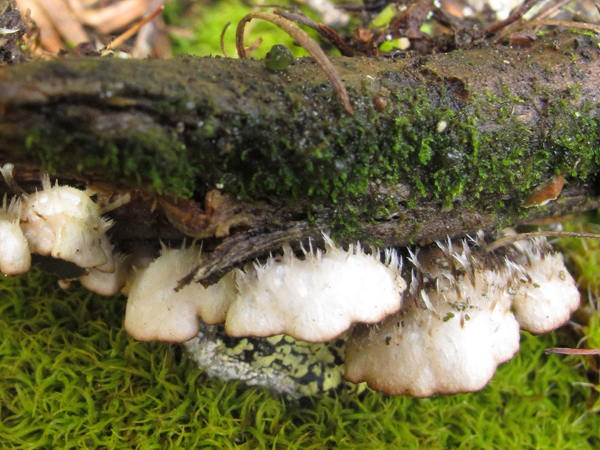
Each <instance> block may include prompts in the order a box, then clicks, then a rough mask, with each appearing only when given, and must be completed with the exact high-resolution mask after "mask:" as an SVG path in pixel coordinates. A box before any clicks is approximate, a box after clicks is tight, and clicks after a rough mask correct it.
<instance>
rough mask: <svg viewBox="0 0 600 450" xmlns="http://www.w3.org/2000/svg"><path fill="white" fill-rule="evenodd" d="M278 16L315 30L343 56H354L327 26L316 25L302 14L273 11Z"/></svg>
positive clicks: (348, 47)
mask: <svg viewBox="0 0 600 450" xmlns="http://www.w3.org/2000/svg"><path fill="white" fill-rule="evenodd" d="M275 14H277V15H278V16H281V17H284V18H286V19H288V20H292V21H294V22H297V23H300V24H302V25H306V26H307V27H311V28H312V29H313V30H316V31H317V32H318V33H319V34H320V35H321V36H323V37H324V38H325V39H327V40H329V42H331V43H332V44H333V45H334V46H335V47H336V48H337V49H338V50H339V51H340V53H341V54H342V55H343V56H350V57H352V56H354V52H353V51H352V49H351V48H350V46H349V45H348V44H346V42H344V40H343V39H342V38H341V37H340V36H339V35H338V34H337V33H336V32H335V30H334V29H333V28H331V27H330V26H328V25H325V24H322V23H317V22H315V21H314V20H312V19H310V18H309V17H306V16H303V15H302V14H296V13H293V12H292V13H290V12H285V11H275Z"/></svg>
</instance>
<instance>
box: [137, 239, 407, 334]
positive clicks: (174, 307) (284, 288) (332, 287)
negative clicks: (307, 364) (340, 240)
mask: <svg viewBox="0 0 600 450" xmlns="http://www.w3.org/2000/svg"><path fill="white" fill-rule="evenodd" d="M305 256H306V258H305V259H303V260H301V259H298V258H296V256H295V255H293V253H292V251H291V249H286V250H285V251H284V255H283V256H281V257H270V258H269V259H268V260H267V262H266V263H265V265H262V266H261V265H259V264H256V265H254V266H252V265H251V266H249V267H247V268H246V270H245V271H242V270H236V271H233V272H230V273H229V274H228V275H226V276H225V277H224V278H222V279H221V280H220V281H219V282H218V283H216V284H214V285H212V286H210V287H208V288H204V287H203V286H202V285H201V284H198V283H193V284H190V285H187V286H185V287H183V288H182V289H180V290H178V291H176V290H175V288H176V286H177V285H178V282H179V280H181V279H182V278H183V277H185V276H186V275H187V274H188V273H189V272H190V271H191V270H192V269H193V267H195V266H196V265H197V264H198V262H199V260H200V254H199V250H197V249H195V248H190V249H185V248H182V249H179V250H173V249H166V248H164V249H163V250H162V252H161V255H160V257H159V258H157V259H156V260H155V261H153V262H152V263H151V264H150V265H149V266H148V267H147V268H146V269H142V270H139V271H137V272H136V273H134V275H133V278H132V280H133V281H132V283H131V285H130V287H129V288H128V289H129V292H128V296H129V299H128V302H127V313H126V317H125V328H126V329H127V331H128V332H129V333H130V334H132V335H133V336H134V337H135V338H137V339H141V340H166V341H171V342H176V341H185V340H188V339H191V338H192V337H194V336H195V334H196V333H197V332H198V320H197V317H200V318H201V319H202V320H203V321H204V322H205V323H209V324H218V323H223V322H225V328H226V330H227V333H228V334H230V335H231V336H273V335H277V334H288V335H290V336H292V337H294V338H296V339H301V340H304V341H308V342H324V341H328V340H330V339H333V338H334V337H336V336H338V335H340V334H342V333H343V332H344V331H346V330H348V328H349V327H350V326H351V325H352V324H353V323H355V322H366V323H375V322H378V321H380V320H382V319H383V318H384V317H386V316H388V315H390V314H392V313H394V312H396V311H398V309H399V308H400V306H401V304H402V291H403V290H404V289H405V288H406V283H405V282H404V280H403V279H402V278H401V277H400V272H399V261H398V258H397V256H396V254H395V253H393V252H388V253H387V256H386V257H387V260H386V263H385V264H384V263H382V262H381V261H380V259H379V254H378V253H376V254H374V255H367V254H365V253H364V252H363V251H362V249H361V248H360V246H357V247H356V248H355V247H351V248H350V249H349V251H348V252H346V251H344V250H341V249H337V248H336V247H335V246H334V245H333V243H332V242H331V241H330V240H329V239H328V238H327V253H322V252H320V251H317V252H313V251H312V250H311V251H309V252H306V254H305Z"/></svg>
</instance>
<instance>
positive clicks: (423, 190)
mask: <svg viewBox="0 0 600 450" xmlns="http://www.w3.org/2000/svg"><path fill="white" fill-rule="evenodd" d="M598 41H599V40H598V38H597V37H592V36H588V35H579V34H571V33H567V34H562V35H554V36H548V37H546V38H544V39H540V40H538V41H537V42H536V43H535V44H534V45H532V46H531V47H528V48H507V47H489V46H486V45H481V46H480V47H479V48H473V49H471V50H465V51H460V52H455V53H451V54H443V55H433V56H430V57H414V58H411V57H409V58H406V59H401V60H392V59H366V58H333V63H334V65H335V66H336V67H337V69H338V71H339V72H340V74H341V76H342V78H343V80H344V84H345V86H346V87H347V89H348V91H349V93H350V97H351V100H352V103H353V109H354V115H353V116H349V115H348V114H347V113H346V112H345V111H344V108H343V107H342V105H341V102H340V101H339V99H338V98H337V97H336V94H335V92H334V91H333V90H332V89H331V85H330V83H329V81H328V79H327V77H326V76H325V74H323V73H321V71H320V70H319V68H318V67H317V66H316V64H315V63H314V62H312V61H311V60H309V59H302V60H297V61H295V62H294V63H293V64H292V65H291V66H290V67H289V68H288V69H286V70H284V71H279V72H273V71H270V70H267V69H265V68H264V67H263V65H262V63H261V62H260V61H248V60H245V61H240V60H232V59H222V58H202V59H197V58H180V59H175V60H171V61H160V60H125V61H123V60H118V59H110V58H103V59H100V58H72V59H69V58H67V59H58V60H54V61H49V62H43V61H38V62H35V63H29V64H23V65H20V66H15V67H3V68H2V69H0V93H1V95H0V162H1V163H7V162H11V163H14V164H15V165H16V166H17V170H16V173H15V176H16V179H17V181H18V182H19V183H22V184H24V185H26V186H27V185H28V184H27V183H28V182H29V181H30V180H31V178H32V177H33V178H37V176H38V175H37V170H40V169H41V170H48V171H50V172H51V173H52V174H53V175H55V176H57V177H58V178H59V179H61V180H65V181H68V182H71V183H73V182H85V183H88V184H93V185H95V186H97V187H98V188H100V189H102V190H105V191H108V192H123V191H130V192H131V193H132V195H133V198H134V200H133V201H132V202H131V203H130V204H129V205H126V206H124V207H122V208H120V209H117V210H116V211H114V212H113V213H112V215H113V217H114V218H115V219H116V221H117V225H116V226H115V229H114V231H113V237H114V239H116V240H117V241H119V242H121V243H122V245H124V246H126V245H127V243H128V242H129V241H131V240H139V239H145V240H148V239H150V240H154V241H157V238H162V239H181V238H182V237H183V236H184V235H191V236H195V237H200V238H206V239H208V240H207V241H206V243H205V249H207V250H211V251H212V253H211V254H210V255H207V259H206V260H205V265H204V267H203V269H202V273H201V275H202V276H205V275H210V274H212V273H215V272H218V271H219V270H222V269H225V268H227V267H228V266H230V265H232V264H236V263H240V262H242V261H244V260H247V259H249V258H253V257H256V256H258V255H260V254H264V253H267V252H269V251H274V250H277V248H279V247H280V246H281V245H282V244H283V243H286V242H295V243H297V242H301V241H302V242H306V241H307V239H308V238H309V237H310V238H313V239H315V240H317V241H319V239H320V234H321V232H322V231H324V232H330V233H333V234H334V236H336V238H337V240H338V241H339V242H350V241H352V240H356V239H361V240H365V241H367V242H370V243H377V244H379V245H385V246H398V245H405V244H408V243H420V242H430V241H432V240H435V239H441V238H444V237H445V236H446V235H451V236H458V235H464V234H465V233H469V232H474V231H475V230H477V229H480V228H483V229H493V228H496V227H498V226H502V225H507V224H513V225H514V224H518V223H523V222H525V221H529V220H532V219H536V218H543V217H549V216H556V215H562V214H566V213H569V212H573V211H580V210H585V209H590V208H597V207H598V204H599V197H598V189H597V182H596V180H597V176H598V172H599V169H600V166H599V162H600V137H599V136H600V127H599V122H598V110H599V105H598V95H597V91H598V86H599V85H600V64H598V56H599V54H600V49H599V47H598ZM557 174H560V175H561V176H563V177H564V179H565V181H566V185H565V189H564V190H563V192H562V194H561V196H560V197H559V198H558V199H557V200H555V201H551V202H550V203H549V204H548V205H546V206H539V207H533V208H524V207H523V202H524V200H526V199H527V197H528V196H529V195H530V194H531V192H532V191H533V190H534V189H535V188H536V187H537V186H539V185H541V184H543V183H544V182H546V181H548V180H551V179H552V177H553V176H555V175H557ZM28 180H29V181H28ZM183 198H186V199H188V200H182V199H183ZM154 206H157V207H156V208H154ZM173 225H174V227H173Z"/></svg>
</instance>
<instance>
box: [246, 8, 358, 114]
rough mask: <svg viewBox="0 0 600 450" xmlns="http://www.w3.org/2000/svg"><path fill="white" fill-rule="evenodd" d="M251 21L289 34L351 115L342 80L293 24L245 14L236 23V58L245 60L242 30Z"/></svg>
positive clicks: (267, 15)
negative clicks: (268, 24) (261, 22)
mask: <svg viewBox="0 0 600 450" xmlns="http://www.w3.org/2000/svg"><path fill="white" fill-rule="evenodd" d="M252 19H262V20H266V21H267V22H271V23H272V24H273V25H276V26H278V27H279V28H281V29H282V30H283V31H285V32H286V33H287V34H289V35H290V36H291V37H292V38H294V39H295V40H296V41H297V42H298V43H299V44H300V45H301V46H302V47H304V49H305V50H306V51H307V52H308V53H309V55H310V56H312V58H313V59H314V60H315V62H316V63H317V64H318V65H319V67H321V69H323V71H324V72H325V73H326V74H327V77H328V78H329V80H330V81H331V85H332V86H333V89H335V91H336V92H337V94H338V95H339V97H340V99H341V101H342V104H343V105H344V108H345V109H346V111H347V112H348V114H352V105H350V97H349V96H348V92H347V91H346V87H345V86H344V83H343V82H342V78H341V77H340V74H339V73H338V71H337V70H336V68H335V67H334V65H333V64H332V63H331V61H330V60H329V58H327V55H326V54H325V52H323V50H322V49H321V47H319V45H318V44H317V43H316V42H315V41H314V40H313V39H312V38H311V37H310V36H309V35H308V34H307V33H306V32H305V31H304V30H302V29H301V28H300V27H298V26H297V25H296V24H295V23H293V22H291V21H289V20H287V19H284V18H283V17H280V16H278V15H275V14H272V13H265V12H259V11H256V12H251V13H250V14H247V15H246V16H244V17H243V18H242V20H240V23H238V26H237V30H236V35H235V45H236V48H237V52H238V57H239V58H240V59H244V58H246V54H245V50H244V28H245V26H246V23H248V22H250V21H251V20H252Z"/></svg>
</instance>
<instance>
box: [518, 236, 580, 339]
mask: <svg viewBox="0 0 600 450" xmlns="http://www.w3.org/2000/svg"><path fill="white" fill-rule="evenodd" d="M513 246H514V248H515V249H516V250H517V253H516V256H515V255H514V254H513V255H510V256H508V258H510V257H511V256H512V257H513V258H514V259H516V261H510V262H511V263H512V267H513V268H514V269H515V272H516V278H517V279H518V283H515V284H516V286H515V287H511V288H510V289H509V293H510V294H512V295H513V298H512V306H513V309H514V313H515V317H516V318H517V321H518V322H519V325H520V326H521V328H522V329H524V330H526V331H529V332H530V333H535V334H540V333H548V332H550V331H552V330H555V329H556V328H558V327H560V326H561V325H563V324H564V323H566V322H567V320H569V317H571V313H572V312H573V311H575V310H576V309H577V308H578V307H579V302H580V295H579V290H578V289H577V284H576V283H575V280H573V277H572V276H571V274H570V273H569V272H568V271H567V269H566V267H565V263H564V261H563V257H562V255H561V254H560V253H554V252H552V249H551V248H550V246H549V245H548V243H547V242H546V240H545V239H533V240H529V241H520V242H516V243H515V244H513Z"/></svg>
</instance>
